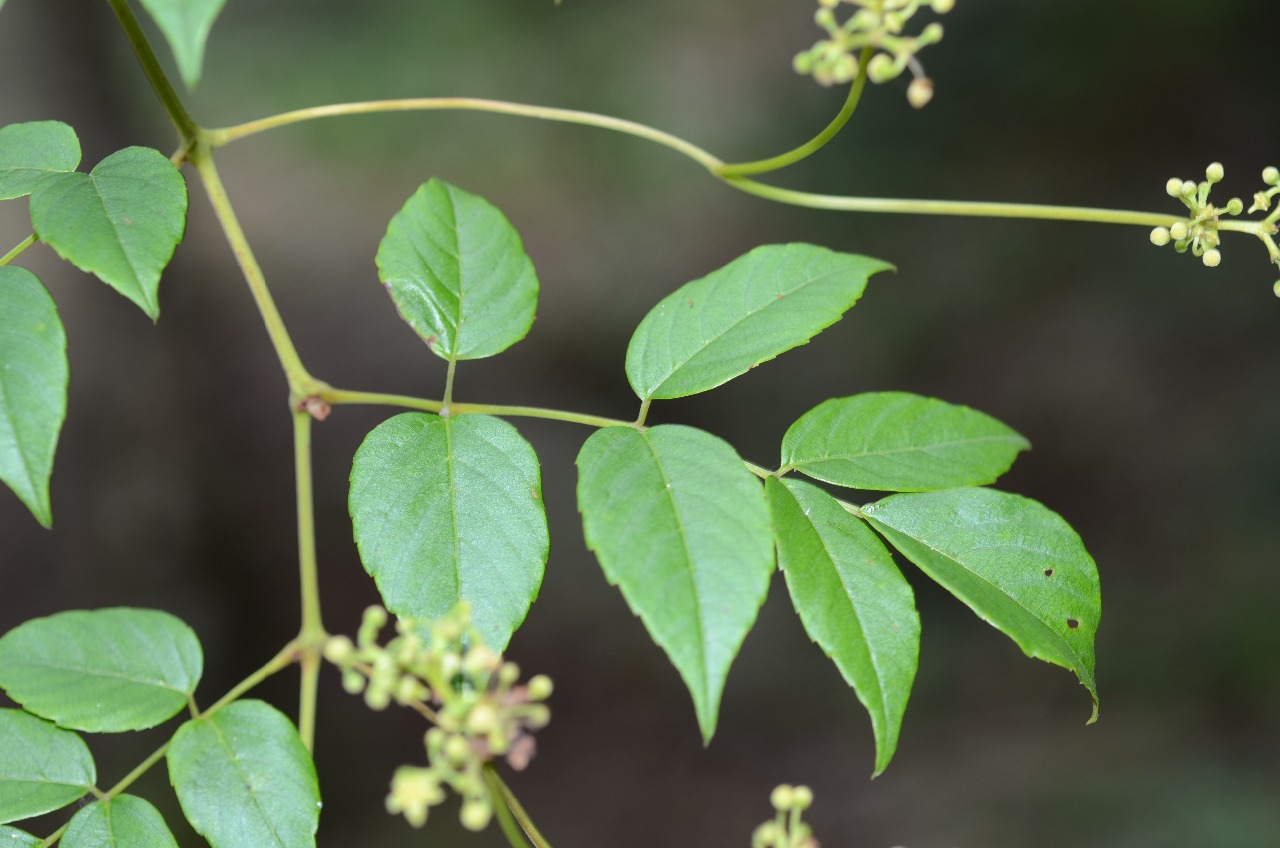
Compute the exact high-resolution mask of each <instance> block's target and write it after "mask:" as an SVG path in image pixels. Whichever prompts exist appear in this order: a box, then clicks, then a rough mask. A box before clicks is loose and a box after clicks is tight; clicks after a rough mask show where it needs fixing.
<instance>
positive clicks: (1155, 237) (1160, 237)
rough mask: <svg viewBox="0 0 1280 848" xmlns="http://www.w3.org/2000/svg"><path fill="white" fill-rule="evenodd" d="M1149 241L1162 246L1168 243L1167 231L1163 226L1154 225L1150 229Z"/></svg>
mask: <svg viewBox="0 0 1280 848" xmlns="http://www.w3.org/2000/svg"><path fill="white" fill-rule="evenodd" d="M1151 243H1152V244H1154V245H1155V246H1156V247H1164V246H1165V245H1166V244H1168V243H1169V231H1168V230H1166V229H1165V228H1164V227H1156V228H1155V229H1154V230H1152V231H1151Z"/></svg>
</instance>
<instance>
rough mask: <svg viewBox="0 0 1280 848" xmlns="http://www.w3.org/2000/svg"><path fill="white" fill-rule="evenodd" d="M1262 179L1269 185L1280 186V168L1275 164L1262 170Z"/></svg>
mask: <svg viewBox="0 0 1280 848" xmlns="http://www.w3.org/2000/svg"><path fill="white" fill-rule="evenodd" d="M1262 181H1263V182H1264V183H1266V184H1267V185H1273V186H1280V168H1276V167H1275V166H1274V165H1273V166H1271V167H1269V168H1267V169H1266V170H1264V171H1263V172H1262Z"/></svg>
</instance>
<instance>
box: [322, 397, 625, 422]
mask: <svg viewBox="0 0 1280 848" xmlns="http://www.w3.org/2000/svg"><path fill="white" fill-rule="evenodd" d="M316 397H318V398H320V399H321V400H323V401H325V402H327V403H330V404H333V405H334V406H339V405H342V404H373V405H380V406H401V407H404V408H405V409H421V410H423V411H424V412H435V413H439V412H440V411H441V410H443V409H444V407H445V403H444V402H443V401H438V400H428V399H426V398H418V397H411V396H409V395H387V394H380V393H378V392H352V391H347V390H345V389H334V388H325V389H322V390H321V391H319V392H317V393H316ZM449 412H450V413H453V414H457V415H462V414H464V413H481V414H484V415H509V416H513V417H520V418H546V419H550V420H552V421H567V422H569V423H571V424H585V425H587V426H588V427H635V426H636V423H635V422H634V421H622V420H620V419H617V418H604V417H603V416H600V415H584V414H582V413H578V412H566V411H564V410H560V409H543V408H541V407H536V406H504V405H501V404H495V403H451V404H449Z"/></svg>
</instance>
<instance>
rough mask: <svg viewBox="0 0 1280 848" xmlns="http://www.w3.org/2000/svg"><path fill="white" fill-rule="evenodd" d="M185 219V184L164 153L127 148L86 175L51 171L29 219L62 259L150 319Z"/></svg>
mask: <svg viewBox="0 0 1280 848" xmlns="http://www.w3.org/2000/svg"><path fill="white" fill-rule="evenodd" d="M186 221H187V184H186V183H185V182H183V180H182V175H181V174H179V173H178V169H177V168H175V167H174V165H173V163H172V162H170V161H169V160H168V158H166V157H165V156H164V155H162V154H161V153H159V152H158V151H155V150H151V149H149V148H145V147H128V148H125V149H124V150H120V151H118V152H116V153H112V154H111V155H110V156H108V157H107V158H106V159H103V160H102V161H101V162H99V163H98V165H97V167H95V168H94V169H93V170H92V171H90V172H89V173H88V174H81V173H73V174H51V175H49V176H46V177H45V178H44V179H43V180H41V181H40V182H39V184H38V185H36V187H35V189H34V190H33V191H32V192H31V223H32V225H33V226H34V227H35V230H36V234H37V235H38V236H40V240H41V241H43V242H45V243H46V244H48V245H49V246H50V247H52V248H53V249H54V250H55V251H56V252H57V253H58V255H59V256H61V257H62V258H63V259H65V260H67V261H68V262H70V263H71V264H73V265H75V266H76V267H77V268H79V269H80V270H82V271H89V272H91V273H93V274H96V275H97V276H98V278H99V279H100V280H102V281H103V282H104V283H106V284H107V285H109V286H111V287H112V288H113V289H115V290H116V291H118V292H120V294H122V295H124V296H125V297H127V298H129V299H130V300H132V301H133V302H134V303H136V304H137V305H138V306H140V307H141V308H142V311H143V312H145V313H147V315H149V316H150V317H151V319H152V320H155V319H156V318H157V317H158V316H159V314H160V305H159V303H158V302H157V301H156V289H157V288H158V287H159V285H160V273H161V272H162V271H164V268H165V266H166V265H168V264H169V259H170V258H171V257H172V256H173V251H174V248H176V247H177V246H178V242H179V241H180V240H181V239H182V231H183V229H184V228H185V227H186Z"/></svg>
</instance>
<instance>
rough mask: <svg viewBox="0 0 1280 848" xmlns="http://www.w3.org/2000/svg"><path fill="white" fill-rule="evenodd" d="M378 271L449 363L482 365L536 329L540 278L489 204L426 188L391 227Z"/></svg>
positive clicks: (439, 185)
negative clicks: (473, 361)
mask: <svg viewBox="0 0 1280 848" xmlns="http://www.w3.org/2000/svg"><path fill="white" fill-rule="evenodd" d="M377 263H378V273H379V275H380V276H381V278H382V281H383V282H384V283H386V284H387V289H388V291H390V292H391V299H392V300H394V301H395V304H396V308H397V309H399V310H400V315H401V316H402V317H403V318H404V320H405V321H407V322H408V323H409V326H411V327H413V329H414V331H415V332H417V334H418V335H420V336H422V338H423V339H425V340H426V342H427V345H428V346H429V347H430V348H431V351H432V352H433V353H435V354H436V355H437V356H439V357H441V358H442V359H450V360H456V359H482V358H484V357H486V356H493V355H494V354H496V353H501V352H502V351H504V350H506V349H507V348H509V347H511V345H513V344H515V343H516V342H518V341H520V339H522V338H524V337H525V334H527V333H528V332H529V328H530V327H531V326H533V313H534V311H535V309H536V308H537V303H538V277H537V275H536V274H535V273H534V270H533V262H531V261H530V259H529V257H528V255H527V254H526V253H525V252H524V245H523V244H522V243H521V241H520V235H519V234H518V233H517V232H516V231H515V229H514V228H513V227H512V226H511V224H510V223H508V221H507V219H506V218H505V217H504V216H503V214H502V213H501V212H499V211H498V210H497V209H496V208H495V207H494V206H493V205H492V204H490V203H489V201H487V200H485V199H484V198H482V197H477V196H476V195H474V194H468V193H467V192H465V191H463V190H462V189H459V188H455V187H454V186H451V185H449V184H448V183H446V182H444V181H443V180H435V179H433V180H431V181H430V182H428V183H425V184H424V185H423V186H422V187H421V188H419V189H418V191H417V192H416V193H415V194H414V195H413V197H411V198H409V200H408V202H407V203H405V205H404V207H403V208H402V209H401V210H400V211H399V212H397V213H396V215H395V217H394V218H392V219H391V223H390V224H389V225H388V226H387V235H386V237H385V238H383V239H382V244H381V245H380V246H379V247H378V256H377Z"/></svg>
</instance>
